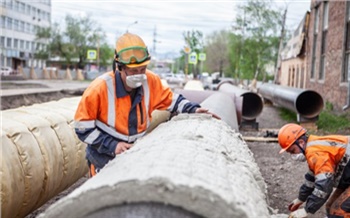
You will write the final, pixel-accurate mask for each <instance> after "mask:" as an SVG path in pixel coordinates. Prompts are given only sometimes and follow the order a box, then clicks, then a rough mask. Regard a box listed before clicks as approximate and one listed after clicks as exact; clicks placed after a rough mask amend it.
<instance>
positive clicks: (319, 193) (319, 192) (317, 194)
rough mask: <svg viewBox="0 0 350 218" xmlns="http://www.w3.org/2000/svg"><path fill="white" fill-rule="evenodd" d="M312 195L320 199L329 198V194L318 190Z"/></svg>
mask: <svg viewBox="0 0 350 218" xmlns="http://www.w3.org/2000/svg"><path fill="white" fill-rule="evenodd" d="M312 194H313V195H315V196H317V197H319V198H326V197H327V196H328V193H326V192H324V191H321V190H319V189H316V188H315V189H314V191H313V192H312Z"/></svg>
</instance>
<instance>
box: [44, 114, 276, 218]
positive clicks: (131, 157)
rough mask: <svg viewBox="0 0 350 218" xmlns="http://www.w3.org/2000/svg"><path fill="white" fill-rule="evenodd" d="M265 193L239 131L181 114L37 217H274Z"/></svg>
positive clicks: (203, 117)
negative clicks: (160, 209)
mask: <svg viewBox="0 0 350 218" xmlns="http://www.w3.org/2000/svg"><path fill="white" fill-rule="evenodd" d="M266 192H267V190H266V184H265V182H264V179H263V177H262V175H261V173H260V170H259V168H258V165H257V164H256V162H255V160H254V157H253V154H252V153H251V151H250V150H249V148H248V146H247V144H246V143H245V142H244V141H243V139H242V136H241V135H240V134H239V133H236V132H235V131H234V130H232V129H231V127H229V126H228V125H227V124H226V123H225V122H223V121H221V120H217V119H214V118H212V117H211V116H210V115H207V114H180V115H177V116H175V117H173V118H172V119H171V120H170V121H168V122H166V123H162V124H160V126H159V127H158V128H156V129H154V130H153V131H152V132H151V133H149V134H147V135H145V136H144V137H143V138H141V139H139V140H137V141H136V142H135V144H134V146H133V147H132V148H131V149H129V150H127V151H126V152H124V153H122V154H120V155H118V156H117V157H116V158H115V159H113V160H112V161H110V162H109V163H108V164H107V165H106V166H105V167H104V168H103V169H102V170H101V171H100V173H98V174H97V175H96V176H95V177H93V178H91V179H89V180H88V181H86V182H85V183H84V184H83V185H81V186H80V187H78V188H77V189H75V190H74V191H73V192H72V193H70V194H69V195H67V196H66V197H64V198H62V199H60V200H59V201H57V202H56V203H55V204H53V205H51V206H50V207H49V208H48V209H47V210H46V211H45V212H44V213H42V214H40V215H39V217H42V218H43V217H45V218H50V217H76V218H77V217H94V214H99V216H98V217H101V214H103V212H104V211H108V212H111V211H113V210H111V208H112V209H113V208H117V207H126V206H128V205H134V204H142V203H154V204H162V205H164V206H166V205H168V206H174V207H178V208H182V209H183V210H184V211H188V212H190V213H192V214H197V215H200V216H204V217H218V216H220V217H240V218H244V217H270V216H269V213H268V209H267V208H268V207H267V202H266ZM114 211H120V210H114ZM105 214H107V213H105ZM120 215H121V214H118V212H116V214H113V216H114V217H120ZM109 216H111V214H109ZM163 217H164V216H163Z"/></svg>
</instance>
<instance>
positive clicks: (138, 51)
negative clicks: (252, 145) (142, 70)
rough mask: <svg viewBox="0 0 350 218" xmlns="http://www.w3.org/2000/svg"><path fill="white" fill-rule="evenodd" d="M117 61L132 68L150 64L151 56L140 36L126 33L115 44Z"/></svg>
mask: <svg viewBox="0 0 350 218" xmlns="http://www.w3.org/2000/svg"><path fill="white" fill-rule="evenodd" d="M115 52H116V61H117V62H119V63H122V64H125V65H126V66H128V67H130V68H134V67H140V66H145V65H147V64H149V62H150V59H151V56H150V55H149V53H148V50H147V46H146V44H145V43H144V41H143V40H142V39H141V37H140V36H138V35H135V34H132V33H125V34H123V35H122V36H121V37H119V39H118V40H117V43H116V46H115Z"/></svg>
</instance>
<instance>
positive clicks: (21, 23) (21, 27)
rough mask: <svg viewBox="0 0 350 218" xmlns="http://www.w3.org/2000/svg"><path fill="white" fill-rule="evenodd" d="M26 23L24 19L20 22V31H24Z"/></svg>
mask: <svg viewBox="0 0 350 218" xmlns="http://www.w3.org/2000/svg"><path fill="white" fill-rule="evenodd" d="M24 25H25V23H24V22H23V21H21V22H20V23H19V31H21V32H24Z"/></svg>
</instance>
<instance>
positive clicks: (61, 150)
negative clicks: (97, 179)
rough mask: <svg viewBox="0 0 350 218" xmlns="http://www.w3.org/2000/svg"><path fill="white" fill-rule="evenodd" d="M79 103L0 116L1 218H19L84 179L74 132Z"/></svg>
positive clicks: (81, 149) (81, 151)
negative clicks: (0, 148)
mask: <svg viewBox="0 0 350 218" xmlns="http://www.w3.org/2000/svg"><path fill="white" fill-rule="evenodd" d="M79 100H80V97H75V98H71V99H62V100H59V101H54V102H48V103H45V104H36V105H33V106H29V107H20V108H16V109H11V110H5V111H2V124H3V125H2V131H1V140H2V152H3V156H2V157H3V158H2V168H1V173H2V180H1V188H2V189H1V217H3V218H7V217H9V218H12V217H24V216H25V215H27V214H29V213H30V212H32V211H34V210H35V209H37V208H39V207H40V206H42V205H43V204H44V203H46V202H47V201H48V200H49V199H51V198H52V197H54V196H55V195H57V194H58V193H60V192H61V191H63V190H65V189H66V188H68V187H69V186H71V185H72V184H73V183H75V182H76V181H77V180H78V179H80V178H81V177H82V176H84V175H86V173H87V172H88V167H87V164H86V160H85V147H86V145H85V144H84V143H82V142H81V141H80V140H79V139H78V138H77V136H76V134H75V131H74V127H73V117H74V113H75V110H76V107H77V105H78V102H79Z"/></svg>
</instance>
